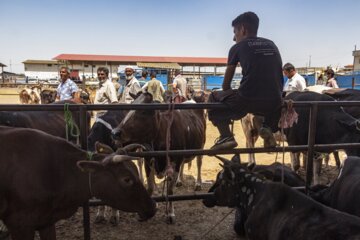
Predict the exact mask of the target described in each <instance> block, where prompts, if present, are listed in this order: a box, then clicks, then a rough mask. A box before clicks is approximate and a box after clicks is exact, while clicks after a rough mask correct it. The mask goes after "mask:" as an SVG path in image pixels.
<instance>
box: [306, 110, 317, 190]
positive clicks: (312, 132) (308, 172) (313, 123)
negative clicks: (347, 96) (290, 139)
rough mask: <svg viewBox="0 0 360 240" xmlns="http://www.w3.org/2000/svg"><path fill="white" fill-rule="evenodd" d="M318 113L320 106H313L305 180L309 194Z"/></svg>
mask: <svg viewBox="0 0 360 240" xmlns="http://www.w3.org/2000/svg"><path fill="white" fill-rule="evenodd" d="M317 113H318V105H317V104H313V105H311V108H310V119H309V122H310V124H309V130H308V131H309V136H308V147H309V148H308V153H307V161H306V179H305V187H306V188H305V189H306V190H305V191H306V193H308V191H309V187H310V185H311V180H312V177H313V168H314V167H313V160H314V144H315V135H316V118H317Z"/></svg>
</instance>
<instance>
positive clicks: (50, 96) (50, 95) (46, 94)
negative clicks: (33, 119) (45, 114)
mask: <svg viewBox="0 0 360 240" xmlns="http://www.w3.org/2000/svg"><path fill="white" fill-rule="evenodd" d="M40 97H41V103H42V104H49V103H53V102H55V99H56V90H48V89H46V90H42V91H41V93H40Z"/></svg>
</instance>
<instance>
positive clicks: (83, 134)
mask: <svg viewBox="0 0 360 240" xmlns="http://www.w3.org/2000/svg"><path fill="white" fill-rule="evenodd" d="M293 106H294V107H307V108H310V119H309V129H308V130H309V135H308V145H298V146H288V147H275V148H237V149H232V150H222V151H215V150H207V149H205V150H200V149H189V150H170V151H169V152H168V153H167V152H166V151H149V152H135V153H129V155H131V156H137V157H145V156H165V155H166V154H168V155H169V156H175V155H182V156H196V155H215V154H241V153H263V152H283V151H285V152H297V151H308V162H307V164H306V166H307V168H306V187H309V186H310V183H311V179H312V172H313V161H312V156H313V155H314V151H315V150H316V151H319V152H321V151H327V150H334V149H353V148H359V147H360V143H345V144H326V145H325V144H315V132H316V119H317V112H318V109H319V108H320V107H321V108H325V107H335V106H360V101H343V102H324V101H315V102H294V103H293ZM226 108H227V106H226V105H224V104H221V103H197V104H175V106H174V109H226ZM68 109H69V110H70V111H79V112H80V143H81V148H82V149H85V150H87V129H88V127H89V126H87V115H86V113H87V111H90V110H146V109H148V110H150V109H151V110H167V109H169V105H168V104H116V105H114V104H111V105H100V104H94V105H76V104H74V105H69V106H68ZM0 111H64V105H61V104H56V105H51V104H50V105H21V104H0ZM210 195H211V193H205V194H193V195H173V196H168V197H166V198H167V200H170V201H182V200H193V199H204V198H206V197H208V196H210ZM153 199H154V200H156V201H165V197H164V196H160V197H153ZM90 203H91V205H99V204H102V203H101V201H100V200H91V202H90ZM83 218H84V239H86V240H89V239H90V216H89V203H87V204H84V205H83Z"/></svg>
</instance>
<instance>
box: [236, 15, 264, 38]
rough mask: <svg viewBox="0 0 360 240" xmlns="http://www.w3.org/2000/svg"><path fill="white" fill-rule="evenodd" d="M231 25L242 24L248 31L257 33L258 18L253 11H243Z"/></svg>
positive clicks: (238, 25) (237, 25)
mask: <svg viewBox="0 0 360 240" xmlns="http://www.w3.org/2000/svg"><path fill="white" fill-rule="evenodd" d="M231 25H232V26H233V27H240V26H241V25H242V26H244V28H245V29H246V30H247V31H248V32H249V33H253V34H257V31H258V28H259V18H258V16H257V15H256V14H255V13H253V12H245V13H243V14H241V15H239V16H238V17H237V18H235V19H234V20H233V21H232V24H231Z"/></svg>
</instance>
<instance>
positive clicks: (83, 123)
mask: <svg viewBox="0 0 360 240" xmlns="http://www.w3.org/2000/svg"><path fill="white" fill-rule="evenodd" d="M86 110H87V109H86V105H83V106H80V112H79V114H80V142H81V148H82V149H83V150H85V151H86V150H87V129H88V127H89V126H88V122H87V111H86ZM83 225H84V239H85V240H90V212H89V202H88V201H87V202H85V203H84V204H83Z"/></svg>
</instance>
